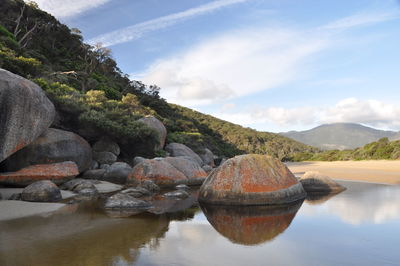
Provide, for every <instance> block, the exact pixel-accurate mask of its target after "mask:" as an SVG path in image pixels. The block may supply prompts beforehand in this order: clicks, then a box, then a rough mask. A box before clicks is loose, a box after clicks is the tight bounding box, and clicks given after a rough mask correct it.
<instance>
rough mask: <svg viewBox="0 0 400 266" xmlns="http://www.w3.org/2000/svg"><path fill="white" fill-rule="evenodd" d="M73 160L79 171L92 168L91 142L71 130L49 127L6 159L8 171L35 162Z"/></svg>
mask: <svg viewBox="0 0 400 266" xmlns="http://www.w3.org/2000/svg"><path fill="white" fill-rule="evenodd" d="M65 161H73V162H75V163H76V165H77V166H78V169H79V172H80V173H81V172H83V171H85V170H87V169H89V168H90V166H91V164H92V149H91V147H90V145H89V143H88V142H87V141H86V140H84V139H83V138H81V137H80V136H78V135H77V134H75V133H73V132H69V131H64V130H60V129H55V128H49V129H48V130H46V132H44V134H42V135H41V136H40V137H39V138H37V139H36V140H35V141H34V142H33V143H31V144H30V145H28V146H26V147H25V148H23V149H22V150H20V151H18V152H17V153H15V154H14V155H12V156H11V157H10V158H8V159H7V160H6V161H5V166H6V169H7V171H17V170H19V169H21V168H24V167H27V166H29V165H35V164H49V163H59V162H65Z"/></svg>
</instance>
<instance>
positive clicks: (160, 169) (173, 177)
mask: <svg viewBox="0 0 400 266" xmlns="http://www.w3.org/2000/svg"><path fill="white" fill-rule="evenodd" d="M145 180H152V181H154V183H156V184H157V185H161V186H174V185H177V184H181V183H186V182H187V178H186V176H185V175H184V174H183V173H181V172H180V171H178V170H177V169H176V168H175V167H173V166H172V165H170V164H169V163H167V162H165V161H163V160H145V161H143V162H141V163H139V164H138V165H136V166H135V167H134V168H133V170H132V173H131V174H130V175H129V176H128V183H138V182H139V183H140V182H143V181H145Z"/></svg>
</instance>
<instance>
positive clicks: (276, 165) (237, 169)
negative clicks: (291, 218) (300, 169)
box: [199, 154, 306, 205]
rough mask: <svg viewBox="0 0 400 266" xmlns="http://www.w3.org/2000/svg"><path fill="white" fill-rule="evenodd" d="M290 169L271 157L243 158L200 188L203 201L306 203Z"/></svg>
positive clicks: (226, 165) (216, 172)
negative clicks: (301, 201)
mask: <svg viewBox="0 0 400 266" xmlns="http://www.w3.org/2000/svg"><path fill="white" fill-rule="evenodd" d="M305 196H306V193H305V191H304V189H303V187H302V185H301V184H300V183H299V182H298V181H297V179H296V178H295V176H294V175H293V174H292V173H291V172H290V171H289V169H288V168H287V167H286V166H285V165H284V164H283V163H282V162H280V161H279V160H277V159H274V158H272V157H270V156H267V155H256V154H248V155H240V156H236V157H234V158H232V159H229V160H227V161H226V162H225V163H224V164H223V165H221V166H220V167H219V168H217V169H216V170H214V171H213V172H212V173H211V175H210V176H209V177H208V178H207V179H206V181H205V182H204V183H203V185H202V186H201V188H200V192H199V201H200V202H204V203H211V204H224V205H274V204H286V203H291V202H295V201H298V200H301V199H304V198H305Z"/></svg>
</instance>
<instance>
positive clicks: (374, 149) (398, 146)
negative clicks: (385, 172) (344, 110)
mask: <svg viewBox="0 0 400 266" xmlns="http://www.w3.org/2000/svg"><path fill="white" fill-rule="evenodd" d="M397 159H400V140H396V141H389V139H388V138H382V139H380V140H378V141H375V142H372V143H369V144H367V145H365V146H364V147H361V148H357V149H354V150H342V151H340V150H332V151H324V152H320V153H308V152H307V153H298V154H296V155H295V156H294V157H293V160H294V161H350V160H397Z"/></svg>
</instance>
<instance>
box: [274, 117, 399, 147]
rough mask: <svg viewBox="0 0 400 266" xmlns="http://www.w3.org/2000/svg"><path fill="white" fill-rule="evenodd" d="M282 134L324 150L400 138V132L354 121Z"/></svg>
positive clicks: (360, 145)
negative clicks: (375, 127) (385, 138)
mask: <svg viewBox="0 0 400 266" xmlns="http://www.w3.org/2000/svg"><path fill="white" fill-rule="evenodd" d="M280 134H281V135H283V136H285V137H289V138H291V139H294V140H297V141H299V142H302V143H305V144H308V145H312V146H315V147H318V148H321V149H324V150H334V149H339V150H344V149H354V148H358V147H362V146H364V145H365V144H368V143H371V142H374V141H377V140H379V139H381V138H384V137H387V138H389V139H390V140H399V139H400V132H395V131H385V130H379V129H374V128H371V127H366V126H363V125H360V124H353V123H334V124H325V125H321V126H318V127H316V128H313V129H310V130H306V131H289V132H286V133H280Z"/></svg>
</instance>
